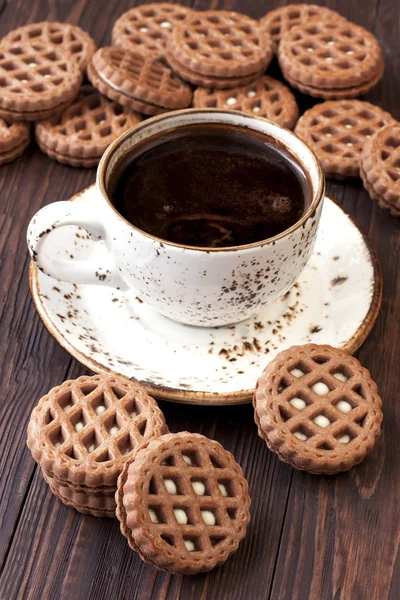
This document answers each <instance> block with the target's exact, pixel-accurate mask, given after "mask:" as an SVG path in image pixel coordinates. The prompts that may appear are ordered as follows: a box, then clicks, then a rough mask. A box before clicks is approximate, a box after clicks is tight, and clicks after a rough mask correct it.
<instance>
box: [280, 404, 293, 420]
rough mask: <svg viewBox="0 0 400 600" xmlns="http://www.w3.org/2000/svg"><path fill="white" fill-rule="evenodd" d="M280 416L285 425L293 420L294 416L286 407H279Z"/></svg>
mask: <svg viewBox="0 0 400 600" xmlns="http://www.w3.org/2000/svg"><path fill="white" fill-rule="evenodd" d="M279 414H280V417H281V419H282V421H283V422H284V423H286V421H289V420H290V419H291V418H292V414H291V413H290V412H289V411H288V410H287V408H285V407H284V406H280V407H279Z"/></svg>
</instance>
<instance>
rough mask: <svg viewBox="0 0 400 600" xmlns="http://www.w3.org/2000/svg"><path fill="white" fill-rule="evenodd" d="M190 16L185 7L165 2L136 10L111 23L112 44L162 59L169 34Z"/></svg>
mask: <svg viewBox="0 0 400 600" xmlns="http://www.w3.org/2000/svg"><path fill="white" fill-rule="evenodd" d="M191 12H192V11H191V9H190V8H188V7H187V6H181V5H180V4H170V3H169V2H162V3H160V4H156V3H154V4H142V5H140V6H136V7H135V8H132V9H131V10H128V11H127V12H125V13H123V14H122V15H121V16H120V17H119V19H118V20H117V21H116V22H115V24H114V27H113V30H112V43H113V45H114V46H119V47H120V48H125V49H126V50H131V51H133V52H140V53H141V54H149V55H151V56H154V55H155V54H157V55H158V56H160V57H164V55H165V46H166V43H167V40H168V38H169V36H170V35H171V32H172V31H173V29H174V27H175V26H176V25H178V24H179V23H182V21H184V20H185V19H186V17H187V15H188V14H190V13H191Z"/></svg>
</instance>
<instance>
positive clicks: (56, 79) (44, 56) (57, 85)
mask: <svg viewBox="0 0 400 600" xmlns="http://www.w3.org/2000/svg"><path fill="white" fill-rule="evenodd" d="M0 79H1V81H2V90H1V91H2V93H1V96H0V117H3V118H4V119H7V120H10V121H34V120H38V119H44V118H47V117H50V116H52V115H53V114H56V113H57V112H61V111H62V110H64V109H65V108H66V107H67V106H69V104H71V102H72V101H73V100H74V98H76V96H77V94H78V92H79V88H80V85H81V82H82V73H81V69H80V67H79V65H78V63H77V62H76V61H75V60H72V59H69V58H65V55H64V53H63V51H62V48H59V47H58V46H54V45H53V46H49V45H48V44H47V43H44V42H42V41H41V40H40V39H39V40H38V41H37V42H35V43H24V42H18V41H17V42H13V43H11V42H10V43H8V44H5V43H2V45H1V47H0Z"/></svg>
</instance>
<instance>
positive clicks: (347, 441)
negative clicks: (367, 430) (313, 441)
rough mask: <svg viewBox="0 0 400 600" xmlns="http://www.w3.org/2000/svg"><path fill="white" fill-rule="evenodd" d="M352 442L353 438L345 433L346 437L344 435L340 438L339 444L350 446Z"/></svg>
mask: <svg viewBox="0 0 400 600" xmlns="http://www.w3.org/2000/svg"><path fill="white" fill-rule="evenodd" d="M350 440H351V437H350V436H349V435H348V434H347V433H345V434H344V435H342V437H340V438H339V442H340V443H341V444H348V443H349V442H350Z"/></svg>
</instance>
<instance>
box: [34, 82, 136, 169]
mask: <svg viewBox="0 0 400 600" xmlns="http://www.w3.org/2000/svg"><path fill="white" fill-rule="evenodd" d="M141 118H142V117H141V115H139V114H137V113H134V112H131V111H129V110H127V109H125V108H124V107H122V106H121V105H120V104H117V103H116V102H113V101H111V100H109V99H108V98H105V97H104V96H102V95H101V94H100V93H99V92H98V91H97V90H95V89H94V88H92V86H90V85H85V86H83V87H82V88H81V91H80V93H79V96H78V97H77V99H76V100H75V101H74V102H73V104H71V106H69V107H68V108H67V109H66V110H65V111H64V112H63V113H61V115H57V116H55V117H51V118H50V119H47V120H45V121H40V122H39V123H37V124H36V128H35V132H36V139H37V142H38V144H39V146H40V148H41V149H42V150H43V152H45V153H46V154H48V155H49V156H50V158H54V159H55V160H58V161H59V162H61V163H64V164H67V165H71V166H73V167H92V166H95V165H97V163H98V162H99V160H100V158H101V156H102V154H103V152H104V151H105V149H106V148H107V146H109V144H111V142H112V141H113V140H115V139H116V138H117V137H118V136H119V135H121V133H123V132H124V131H126V129H129V128H130V127H133V126H134V125H136V124H137V123H139V121H141Z"/></svg>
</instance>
